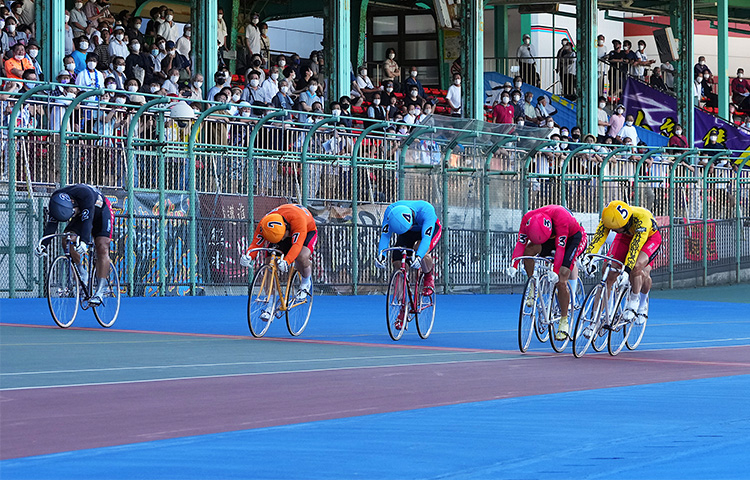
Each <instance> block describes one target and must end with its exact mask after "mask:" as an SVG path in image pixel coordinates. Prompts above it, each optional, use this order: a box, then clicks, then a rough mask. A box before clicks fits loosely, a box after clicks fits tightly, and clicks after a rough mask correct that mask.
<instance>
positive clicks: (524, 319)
mask: <svg viewBox="0 0 750 480" xmlns="http://www.w3.org/2000/svg"><path fill="white" fill-rule="evenodd" d="M534 285H535V279H534V277H529V279H528V280H526V287H524V289H523V297H521V310H520V311H519V312H518V348H519V349H520V350H521V352H526V350H528V349H529V344H531V336H532V332H533V331H534V324H535V322H534V318H535V317H536V290H534V292H535V294H534V298H533V299H532V303H531V306H527V305H526V299H527V298H528V297H529V295H530V294H531V291H530V289H534Z"/></svg>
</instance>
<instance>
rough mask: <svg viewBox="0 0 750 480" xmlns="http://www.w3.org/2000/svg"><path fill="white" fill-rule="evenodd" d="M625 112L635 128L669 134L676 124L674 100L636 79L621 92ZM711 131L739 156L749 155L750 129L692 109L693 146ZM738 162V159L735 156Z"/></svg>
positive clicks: (629, 79)
mask: <svg viewBox="0 0 750 480" xmlns="http://www.w3.org/2000/svg"><path fill="white" fill-rule="evenodd" d="M623 105H625V112H626V114H627V115H633V118H634V119H635V124H636V125H637V126H639V127H642V128H645V129H647V130H651V131H652V132H656V133H659V134H661V135H663V136H665V137H667V138H669V137H671V136H672V135H673V132H674V127H675V125H676V124H677V100H676V99H675V98H673V97H671V96H669V95H667V94H666V93H663V92H660V91H658V90H655V89H653V88H651V87H649V86H648V85H645V84H643V83H641V82H639V81H637V80H633V79H632V78H628V81H627V83H626V84H625V92H624V94H623ZM711 132H716V133H717V134H718V137H719V138H718V140H717V141H718V142H719V143H723V144H724V145H725V146H726V147H727V148H728V149H730V150H739V151H742V152H743V153H742V154H738V155H739V158H740V159H743V158H744V157H746V156H748V155H750V132H747V131H745V130H742V129H740V128H737V127H736V126H735V125H732V124H731V123H729V122H726V121H724V120H722V119H721V118H718V117H714V116H713V115H711V114H709V113H706V112H704V111H703V110H701V109H699V108H696V109H695V147H696V148H701V147H703V144H704V143H705V142H707V141H708V136H709V134H710V133H711ZM738 163H739V159H738Z"/></svg>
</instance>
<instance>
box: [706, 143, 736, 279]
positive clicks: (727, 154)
mask: <svg viewBox="0 0 750 480" xmlns="http://www.w3.org/2000/svg"><path fill="white" fill-rule="evenodd" d="M721 157H729V158H731V157H732V152H731V151H729V150H725V151H723V152H719V153H717V154H716V155H714V156H712V157H711V158H710V159H709V160H708V163H706V165H705V166H704V167H703V185H702V187H703V205H702V209H701V210H703V211H702V212H701V213H702V217H703V239H702V241H701V251H702V252H703V255H702V257H703V286H704V287H705V286H706V285H708V172H709V171H710V170H711V166H712V165H713V164H714V163H715V162H716V160H718V159H719V158H721Z"/></svg>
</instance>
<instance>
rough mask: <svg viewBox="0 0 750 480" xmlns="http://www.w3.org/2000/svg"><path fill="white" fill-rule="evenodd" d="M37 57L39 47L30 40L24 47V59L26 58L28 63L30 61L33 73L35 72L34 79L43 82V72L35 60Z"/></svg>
mask: <svg viewBox="0 0 750 480" xmlns="http://www.w3.org/2000/svg"><path fill="white" fill-rule="evenodd" d="M38 55H39V45H37V43H36V42H34V41H33V40H32V41H30V42H29V44H28V45H27V46H26V58H28V59H29V61H31V65H32V66H33V67H34V71H35V72H36V78H38V79H39V80H44V72H43V71H42V66H41V65H40V64H39V61H38V60H37V56H38Z"/></svg>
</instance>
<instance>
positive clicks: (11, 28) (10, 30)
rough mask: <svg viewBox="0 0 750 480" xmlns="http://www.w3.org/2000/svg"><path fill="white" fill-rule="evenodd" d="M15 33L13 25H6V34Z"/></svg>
mask: <svg viewBox="0 0 750 480" xmlns="http://www.w3.org/2000/svg"><path fill="white" fill-rule="evenodd" d="M15 31H16V26H15V25H8V33H14V32H15ZM87 48H88V47H87Z"/></svg>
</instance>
